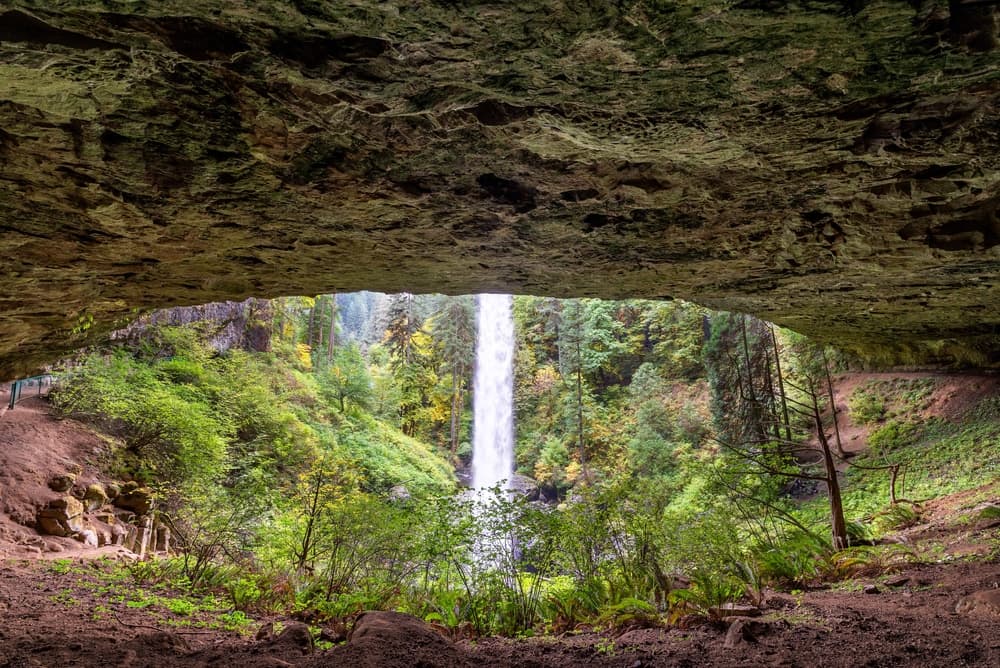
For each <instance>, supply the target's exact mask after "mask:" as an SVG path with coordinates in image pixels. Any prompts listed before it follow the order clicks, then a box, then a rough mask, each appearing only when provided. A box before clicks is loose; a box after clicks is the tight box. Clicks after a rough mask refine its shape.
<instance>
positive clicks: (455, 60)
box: [0, 0, 1000, 375]
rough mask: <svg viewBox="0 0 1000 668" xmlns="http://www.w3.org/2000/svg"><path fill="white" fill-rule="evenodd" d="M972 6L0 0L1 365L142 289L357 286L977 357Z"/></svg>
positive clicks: (72, 341)
mask: <svg viewBox="0 0 1000 668" xmlns="http://www.w3.org/2000/svg"><path fill="white" fill-rule="evenodd" d="M914 4H918V5H919V6H918V7H916V8H915V7H914ZM996 36H997V21H996V15H995V11H994V8H993V6H992V5H991V4H989V3H984V2H977V0H951V1H950V3H943V0H941V2H924V3H922V4H920V3H919V0H915V3H905V2H895V1H888V0H875V1H872V2H867V3H866V2H864V0H858V1H857V2H852V3H848V4H846V5H845V4H842V3H834V2H829V3H826V2H819V1H816V2H813V1H809V2H804V3H801V4H798V3H784V2H781V1H777V2H765V1H762V0H745V1H744V2H741V3H733V2H731V1H730V0H705V2H701V3H689V2H682V1H681V0H620V1H618V2H606V1H604V0H545V1H543V0H525V1H523V2H496V3H488V2H473V1H471V0H470V1H468V2H458V1H449V0H436V1H433V2H431V1H425V0H395V1H390V2H383V1H377V0H352V1H351V2H320V1H315V0H291V1H287V2H278V1H275V2H250V1H249V0H234V1H233V2H225V3H219V2H209V1H208V0H165V1H163V2H144V1H126V0H86V1H85V0H76V1H69V0H37V1H34V0H23V1H15V2H2V3H0V230H2V233H0V249H2V250H0V262H2V267H3V270H4V273H3V275H4V276H5V277H6V280H5V283H4V286H3V288H4V289H3V294H2V296H0V372H6V373H7V374H10V373H13V372H15V371H18V370H22V369H26V368H30V367H32V366H34V365H36V364H38V363H39V362H41V361H43V360H45V359H47V358H51V357H52V356H53V355H54V354H56V353H57V352H58V351H59V350H61V349H66V348H68V347H72V346H74V345H78V344H79V343H80V342H82V341H83V340H85V339H86V338H87V336H88V335H89V334H92V333H94V332H98V331H105V330H107V329H109V328H111V327H112V326H113V325H115V324H116V321H119V322H120V319H121V318H124V317H127V316H128V315H129V313H130V310H131V309H132V308H134V307H162V306H170V305H178V304H193V303H201V302H208V301H219V300H237V299H243V298H244V297H246V296H248V295H259V296H269V295H278V294H310V293H318V292H321V291H324V292H333V291H337V292H339V291H348V290H357V289H361V288H370V289H377V290H382V291H399V290H408V291H441V292H450V293H460V292H473V291H489V290H494V291H495V290H506V291H513V292H521V293H536V294H550V295H557V296H569V295H577V296H583V295H592V296H603V297H626V296H643V297H666V296H676V297H683V298H688V299H694V300H697V301H700V302H702V303H705V304H708V305H711V306H714V307H719V308H727V309H736V310H744V311H750V312H753V313H756V314H758V315H760V316H762V317H765V318H768V319H771V320H774V321H776V322H779V323H781V324H784V325H787V326H790V327H792V328H794V329H797V330H799V331H802V332H804V333H808V334H813V335H821V336H824V337H826V338H828V339H834V340H837V341H839V342H840V343H842V344H847V345H849V346H853V347H855V348H860V349H863V350H866V351H869V352H872V351H879V350H881V351H888V352H889V353H899V352H900V351H901V350H904V349H907V348H912V349H913V350H915V351H916V354H917V356H918V357H920V358H922V359H930V358H932V357H934V356H943V357H948V356H949V355H951V354H952V353H954V352H956V351H958V352H960V353H961V354H963V355H966V356H968V357H969V358H970V359H984V358H983V354H985V353H984V351H988V350H990V349H992V348H993V346H994V344H995V343H996V342H997V337H996V328H997V326H998V324H1000V287H998V286H1000V280H998V271H997V270H998V267H1000V219H998V214H997V207H998V204H1000V185H998V180H1000V175H998V174H1000V173H998V170H997V166H998V161H1000V117H998V114H997V111H998V100H1000V70H998V63H1000V59H998V56H997V52H996V51H995V44H996ZM891 356H892V355H890V356H889V357H891ZM887 359H888V357H887ZM994 361H996V360H994ZM0 375H3V374H2V373H0Z"/></svg>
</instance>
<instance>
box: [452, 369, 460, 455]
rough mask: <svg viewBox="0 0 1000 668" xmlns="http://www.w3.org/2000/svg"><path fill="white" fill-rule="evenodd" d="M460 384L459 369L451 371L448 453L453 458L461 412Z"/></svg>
mask: <svg viewBox="0 0 1000 668" xmlns="http://www.w3.org/2000/svg"><path fill="white" fill-rule="evenodd" d="M461 397H462V382H461V378H460V376H459V369H458V368H455V369H452V371H451V434H450V451H451V456H452V457H454V456H455V453H457V452H458V415H459V411H460V410H461V404H460V402H461Z"/></svg>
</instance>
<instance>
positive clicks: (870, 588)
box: [861, 584, 882, 594]
mask: <svg viewBox="0 0 1000 668" xmlns="http://www.w3.org/2000/svg"><path fill="white" fill-rule="evenodd" d="M861 591H862V592H863V593H865V594H880V593H882V592H881V591H879V588H878V587H876V586H875V585H873V584H869V585H865V586H864V589H862V590H861Z"/></svg>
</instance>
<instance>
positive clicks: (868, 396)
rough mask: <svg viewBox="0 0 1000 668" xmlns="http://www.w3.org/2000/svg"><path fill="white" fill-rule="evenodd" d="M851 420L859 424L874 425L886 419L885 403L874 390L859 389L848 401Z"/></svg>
mask: <svg viewBox="0 0 1000 668" xmlns="http://www.w3.org/2000/svg"><path fill="white" fill-rule="evenodd" d="M847 407H848V409H849V410H850V412H851V419H852V420H853V421H854V422H856V423H858V424H872V423H873V422H878V421H879V420H881V419H882V418H884V417H885V412H886V406H885V401H884V400H883V399H882V397H880V396H879V395H877V394H876V393H875V392H874V391H873V390H870V389H865V388H860V387H859V388H858V389H856V390H854V392H852V393H851V396H850V398H849V399H848V400H847Z"/></svg>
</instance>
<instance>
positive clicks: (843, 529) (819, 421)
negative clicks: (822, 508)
mask: <svg viewBox="0 0 1000 668" xmlns="http://www.w3.org/2000/svg"><path fill="white" fill-rule="evenodd" d="M811 394H812V404H813V420H814V421H815V423H816V433H817V434H818V435H819V444H820V447H821V448H822V449H823V467H824V469H825V470H826V491H827V494H828V495H829V497H830V532H831V534H832V536H833V548H834V549H835V550H843V549H844V548H846V547H847V546H848V540H847V520H845V519H844V501H843V498H841V495H840V481H839V480H837V467H836V465H835V464H834V462H833V453H832V452H831V451H830V441H829V440H828V439H827V438H826V430H825V429H824V427H823V416H822V415H821V414H820V411H819V401H818V400H817V398H816V391H815V388H813V389H812V391H811Z"/></svg>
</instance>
